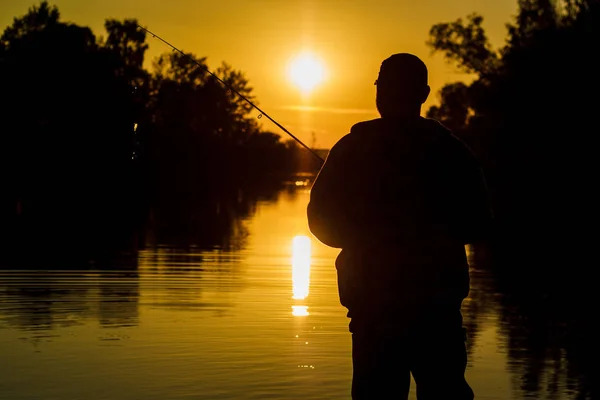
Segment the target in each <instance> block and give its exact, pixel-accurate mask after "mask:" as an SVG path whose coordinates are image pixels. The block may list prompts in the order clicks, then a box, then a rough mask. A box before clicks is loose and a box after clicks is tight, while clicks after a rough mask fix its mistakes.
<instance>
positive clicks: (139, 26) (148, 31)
mask: <svg viewBox="0 0 600 400" xmlns="http://www.w3.org/2000/svg"><path fill="white" fill-rule="evenodd" d="M137 27H138V28H140V29H141V30H143V31H144V32H146V33H148V34H149V35H152V37H153V38H155V39H158V40H160V41H161V42H163V43H164V44H166V45H167V46H169V47H170V48H171V49H173V51H175V52H177V53H179V54H181V55H182V56H184V57H185V58H187V59H188V60H190V61H191V62H192V63H194V64H195V65H196V66H198V67H200V68H202V69H203V70H204V71H205V72H207V73H209V74H210V75H211V76H212V77H213V78H215V79H216V80H218V81H219V82H221V83H222V84H223V86H225V87H226V88H227V89H228V90H230V91H231V92H233V93H235V94H237V95H238V96H239V97H240V98H241V99H243V100H245V101H246V102H247V103H248V104H250V105H251V106H252V107H253V108H255V109H256V110H257V111H258V112H259V113H260V114H259V115H258V119H260V118H262V116H263V115H264V116H265V117H266V118H268V119H269V121H271V122H272V123H274V124H275V125H277V126H278V127H279V128H280V129H281V130H282V131H284V132H285V133H287V134H288V135H290V136H291V137H292V139H294V140H295V141H296V142H298V143H299V144H300V145H302V147H304V148H305V149H306V150H308V151H310V153H311V154H312V155H314V156H315V157H317V159H318V160H319V161H321V163H324V162H325V160H324V159H323V158H322V157H321V156H320V155H318V154H317V153H316V152H315V151H314V150H313V149H311V148H310V147H308V146H307V145H305V144H304V143H303V142H302V140H300V139H298V138H297V137H296V136H294V135H293V134H292V133H291V132H290V131H288V130H287V129H286V128H285V127H284V126H283V125H281V124H280V123H279V122H277V121H275V120H274V119H273V118H271V117H270V116H269V114H267V113H266V112H264V111H263V110H261V109H260V108H259V107H258V106H257V105H256V104H254V103H253V102H252V101H250V99H248V98H247V97H246V96H244V95H243V94H241V93H240V92H238V91H237V90H235V89H234V88H233V87H232V86H231V85H229V84H227V82H225V81H223V80H222V79H221V78H219V77H218V76H217V75H215V74H213V73H212V72H211V71H210V70H209V69H208V68H207V67H205V66H204V65H202V64H200V63H199V62H198V61H197V60H196V59H194V57H192V56H190V55H188V54H186V53H184V52H183V51H181V50H179V49H178V48H177V47H175V46H173V45H172V44H171V43H169V42H167V41H166V40H165V39H163V38H162V37H160V36H158V35H157V34H156V33H154V32H151V31H150V30H148V29H147V28H144V27H143V26H141V25H139V24H137Z"/></svg>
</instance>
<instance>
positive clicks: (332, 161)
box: [307, 53, 491, 400]
mask: <svg viewBox="0 0 600 400" xmlns="http://www.w3.org/2000/svg"><path fill="white" fill-rule="evenodd" d="M427 79H428V72H427V67H426V66H425V64H424V63H423V62H422V61H421V60H420V59H419V58H418V57H416V56H414V55H411V54H404V53H402V54H395V55H392V56H391V57H389V58H388V59H386V60H384V61H383V63H382V65H381V68H380V71H379V76H378V79H377V81H376V82H375V85H376V87H377V96H376V103H377V109H378V111H379V113H380V115H381V118H378V119H375V120H371V121H366V122H360V123H358V124H356V125H354V126H353V127H352V129H351V131H350V133H349V134H348V135H346V136H344V137H343V138H342V139H340V140H339V141H338V142H337V143H336V144H335V146H333V148H332V149H331V151H330V153H329V155H328V157H327V160H326V162H325V164H324V165H323V167H322V169H321V171H320V172H319V175H318V176H317V179H316V180H315V183H314V185H313V187H312V189H311V193H310V203H309V205H308V210H307V212H308V223H309V227H310V230H311V232H312V233H313V234H314V235H315V236H316V237H317V238H318V239H319V240H320V241H321V242H323V243H324V244H326V245H328V246H331V247H336V248H341V249H342V251H341V252H340V254H339V256H338V258H337V260H336V269H337V273H338V289H339V295H340V301H341V303H342V305H343V306H345V307H346V308H347V309H348V317H349V318H350V326H349V328H350V332H351V333H352V361H353V380H352V398H353V399H354V400H358V399H383V398H398V399H400V398H407V397H408V390H409V385H410V373H412V375H413V378H414V379H415V382H416V384H417V397H418V399H419V400H428V399H435V400H439V399H453V400H463V399H473V391H472V390H471V388H470V387H469V385H468V384H467V382H466V380H465V377H464V374H465V369H466V363H467V355H466V348H465V340H466V335H465V330H464V329H463V327H462V315H461V313H460V307H461V303H462V301H463V299H464V298H465V297H467V295H468V293H469V271H468V264H467V259H466V254H465V244H469V243H473V242H475V241H478V240H479V239H480V238H482V235H483V233H484V232H485V231H486V229H487V227H488V225H489V222H490V218H491V216H490V210H489V207H488V203H487V200H486V199H487V195H486V189H485V183H484V179H483V175H482V173H481V169H480V167H479V166H478V163H477V162H476V160H475V158H474V157H473V155H472V153H471V152H470V151H469V150H468V148H467V147H466V146H465V145H464V143H463V142H461V141H460V140H459V139H457V138H456V137H455V136H453V135H452V134H451V132H450V131H449V130H448V129H446V128H445V127H444V126H442V125H441V124H440V123H438V122H436V121H434V120H431V119H425V118H422V117H421V116H420V114H421V107H422V104H423V103H424V102H425V100H426V99H427V97H428V96H429V92H430V88H429V86H428V83H427Z"/></svg>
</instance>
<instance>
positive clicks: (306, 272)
mask: <svg viewBox="0 0 600 400" xmlns="http://www.w3.org/2000/svg"><path fill="white" fill-rule="evenodd" d="M310 256H311V243H310V239H309V238H308V236H304V235H298V236H296V237H294V239H293V240H292V292H293V296H292V299H294V300H305V299H306V297H307V296H308V293H309V286H310ZM292 314H293V315H294V316H297V317H305V316H307V315H309V313H308V306H306V305H293V306H292Z"/></svg>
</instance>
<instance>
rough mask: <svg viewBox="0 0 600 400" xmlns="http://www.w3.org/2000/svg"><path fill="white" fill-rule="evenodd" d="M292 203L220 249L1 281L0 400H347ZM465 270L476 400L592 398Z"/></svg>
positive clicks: (336, 322) (346, 344) (337, 341)
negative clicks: (469, 286)
mask: <svg viewBox="0 0 600 400" xmlns="http://www.w3.org/2000/svg"><path fill="white" fill-rule="evenodd" d="M307 202H308V187H307V186H302V182H298V184H297V185H292V186H291V187H288V188H286V189H284V190H281V191H280V192H278V193H277V194H276V195H274V196H271V197H269V198H264V199H262V200H261V199H258V200H257V201H256V203H255V204H254V205H253V207H252V210H251V212H249V213H248V214H247V215H245V216H244V217H242V218H239V219H238V220H236V221H235V224H234V225H233V228H232V229H230V230H229V231H228V235H229V236H230V240H229V242H228V243H229V244H230V245H228V246H213V247H212V248H203V247H199V246H194V245H189V244H188V245H186V246H176V245H173V244H165V243H160V240H158V242H157V241H156V239H154V240H150V239H146V240H147V243H146V245H144V246H141V248H140V250H139V251H138V252H137V253H136V255H135V258H136V259H135V262H134V267H129V268H126V267H123V266H119V267H118V268H117V267H116V266H115V268H110V267H109V268H102V269H98V268H93V267H89V266H88V265H85V266H83V265H82V268H79V269H78V268H73V267H71V266H70V267H69V268H64V269H61V268H60V267H58V268H57V267H56V264H53V267H52V269H48V268H46V267H45V265H44V263H43V262H41V263H39V264H38V265H37V266H36V267H35V268H28V269H26V270H25V269H23V270H18V269H17V270H15V269H4V270H0V399H6V400H37V399H44V400H59V399H60V400H69V399H85V400H100V399H111V400H119V399H123V400H133V399H144V400H152V399H157V400H158V399H160V400H165V399H169V400H183V399H269V398H272V399H304V400H311V399H349V398H350V395H349V393H350V382H351V375H352V374H351V358H350V344H351V337H350V334H349V333H348V322H349V321H348V319H347V318H346V313H345V312H346V310H345V309H344V308H343V307H342V306H341V305H340V304H339V299H338V294H337V286H336V276H335V269H334V266H333V264H334V259H335V257H336V256H337V254H338V250H336V249H331V248H328V247H326V246H324V245H322V244H320V243H319V242H318V241H317V240H316V239H314V238H313V237H312V236H311V235H310V233H309V231H308V229H307V224H306V219H305V209H306V204H307ZM198 223H200V224H201V223H202V221H199V222H198ZM58 252H59V253H60V252H63V253H64V254H68V252H69V248H68V246H67V245H65V247H64V248H63V249H60V250H58ZM470 260H471V276H472V290H471V295H470V297H469V298H468V299H467V300H466V301H465V302H464V305H463V315H464V318H465V325H466V326H467V328H468V330H469V339H468V343H467V345H468V351H469V365H468V369H467V373H466V376H467V379H468V381H469V383H470V384H471V386H472V387H473V389H474V391H475V394H476V398H477V399H490V400H492V399H498V400H499V399H502V400H506V399H522V398H525V397H531V398H537V399H556V400H562V399H571V398H573V399H575V398H577V399H586V398H592V397H590V396H591V395H590V393H591V391H590V390H591V389H590V388H589V383H588V382H587V381H586V380H585V379H584V378H582V376H583V375H585V374H586V373H587V372H586V370H585V366H582V365H580V364H574V363H576V361H573V360H574V358H573V357H570V356H569V354H570V353H568V351H569V349H568V348H565V346H563V345H561V344H560V343H559V344H557V345H553V344H552V338H553V337H554V336H552V335H550V336H548V335H546V334H544V333H540V332H544V331H543V329H546V328H545V327H543V328H539V329H538V328H536V327H537V326H538V325H539V324H537V325H536V323H532V322H531V318H528V317H527V315H526V314H525V316H524V314H523V312H522V310H520V309H518V304H517V306H516V307H517V308H516V309H515V306H514V303H511V302H507V301H506V298H507V296H506V295H504V294H503V293H501V292H499V291H498V289H497V286H498V285H496V278H495V277H494V275H493V274H492V273H491V272H489V271H488V270H486V269H485V268H483V267H481V266H479V265H478V263H477V260H476V259H475V258H474V257H471V258H470ZM511 307H512V308H511ZM533 314H534V315H537V314H535V313H533ZM528 321H529V322H528ZM542 325H543V324H542ZM573 371H575V372H573ZM577 371H579V372H577ZM586 385H587V386H586ZM410 398H411V399H414V398H415V394H414V382H413V385H412V387H411V394H410Z"/></svg>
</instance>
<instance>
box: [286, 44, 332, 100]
mask: <svg viewBox="0 0 600 400" xmlns="http://www.w3.org/2000/svg"><path fill="white" fill-rule="evenodd" d="M289 77H290V80H291V81H292V83H294V84H295V85H296V86H297V87H298V88H299V89H300V90H301V91H302V92H303V93H310V92H311V91H312V90H313V89H314V88H315V87H316V86H317V85H318V84H320V83H321V82H323V79H324V77H325V69H324V67H323V64H322V63H321V62H320V61H319V59H318V58H317V57H316V56H314V55H313V54H311V53H303V54H300V55H298V56H297V57H295V58H294V59H293V60H292V61H291V62H290V66H289Z"/></svg>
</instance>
